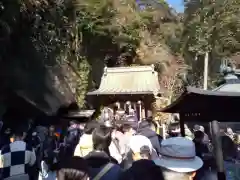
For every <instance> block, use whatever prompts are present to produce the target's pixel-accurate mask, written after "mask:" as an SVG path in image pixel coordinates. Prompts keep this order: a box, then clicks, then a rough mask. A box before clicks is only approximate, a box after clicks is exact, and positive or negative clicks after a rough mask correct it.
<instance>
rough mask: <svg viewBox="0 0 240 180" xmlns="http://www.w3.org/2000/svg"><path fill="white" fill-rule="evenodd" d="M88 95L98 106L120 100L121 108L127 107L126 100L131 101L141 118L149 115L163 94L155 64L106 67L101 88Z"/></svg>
mask: <svg viewBox="0 0 240 180" xmlns="http://www.w3.org/2000/svg"><path fill="white" fill-rule="evenodd" d="M87 96H88V97H91V98H93V99H92V101H93V100H94V105H95V106H98V107H99V106H109V105H111V104H114V103H116V102H119V105H120V108H122V109H126V107H125V106H126V102H127V101H130V102H131V103H130V105H131V107H132V108H133V109H135V110H136V111H137V112H141V113H138V115H139V118H140V116H141V118H145V117H149V116H150V115H151V111H152V104H153V103H154V102H155V97H157V96H161V92H160V85H159V80H158V73H157V72H156V71H155V70H154V66H153V65H152V66H131V67H114V68H108V67H105V68H104V72H103V75H102V78H101V83H100V86H99V88H98V89H97V90H94V91H91V92H88V93H87ZM96 98H97V99H98V100H96ZM96 102H98V104H96ZM128 104H129V103H128ZM141 118H140V119H141Z"/></svg>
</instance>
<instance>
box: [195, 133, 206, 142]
mask: <svg viewBox="0 0 240 180" xmlns="http://www.w3.org/2000/svg"><path fill="white" fill-rule="evenodd" d="M203 138H204V133H203V132H202V131H195V132H194V140H195V141H196V142H200V143H201V142H203Z"/></svg>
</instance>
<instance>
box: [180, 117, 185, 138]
mask: <svg viewBox="0 0 240 180" xmlns="http://www.w3.org/2000/svg"><path fill="white" fill-rule="evenodd" d="M184 124H185V122H184V114H181V113H180V130H181V135H182V137H185V128H184Z"/></svg>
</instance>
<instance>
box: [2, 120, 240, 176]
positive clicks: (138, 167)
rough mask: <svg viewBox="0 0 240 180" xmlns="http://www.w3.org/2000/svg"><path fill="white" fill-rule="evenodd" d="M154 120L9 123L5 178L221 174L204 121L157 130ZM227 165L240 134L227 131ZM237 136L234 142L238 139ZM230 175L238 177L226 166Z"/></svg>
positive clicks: (4, 148) (233, 158)
mask: <svg viewBox="0 0 240 180" xmlns="http://www.w3.org/2000/svg"><path fill="white" fill-rule="evenodd" d="M157 128H158V126H157V125H156V124H155V123H154V122H153V121H151V120H143V121H141V122H138V121H136V118H135V117H134V116H128V117H125V118H124V119H121V121H120V122H118V123H116V122H114V123H113V121H111V120H108V121H96V120H91V121H89V122H86V123H79V122H77V121H71V122H70V124H69V127H68V128H67V129H66V133H63V132H64V131H63V130H61V132H60V131H59V130H58V129H56V128H55V127H54V126H49V127H42V126H36V127H35V126H34V127H31V126H30V127H29V128H28V129H27V130H26V128H21V127H19V128H16V129H14V130H11V129H8V128H7V129H4V131H3V132H1V136H0V138H1V139H0V141H1V143H0V146H1V147H0V148H1V152H0V168H1V172H0V174H1V178H0V179H6V180H37V179H38V180H55V179H57V180H173V179H178V180H190V179H196V180H202V179H217V176H216V173H215V172H216V165H215V163H214V162H215V160H214V158H215V156H214V153H213V148H212V146H211V137H210V136H208V133H206V132H205V129H204V127H203V126H199V125H195V126H194V128H193V129H192V130H190V128H188V127H187V125H186V126H185V132H186V137H180V126H179V123H178V122H177V123H172V124H170V125H169V127H168V132H167V138H166V139H163V138H162V137H161V136H160V135H159V134H157ZM222 133H223V134H222V146H223V156H224V162H225V164H226V167H228V165H229V164H235V163H236V161H237V160H238V158H239V155H238V143H239V140H238V136H237V135H236V134H234V133H233V132H232V131H231V130H230V129H229V128H228V129H227V130H226V131H223V132H222ZM234 140H235V142H234ZM226 176H227V179H234V177H233V175H232V173H229V172H228V171H227V172H226Z"/></svg>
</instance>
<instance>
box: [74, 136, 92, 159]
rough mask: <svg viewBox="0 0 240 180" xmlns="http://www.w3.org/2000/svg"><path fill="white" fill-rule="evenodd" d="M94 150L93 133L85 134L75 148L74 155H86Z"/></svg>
mask: <svg viewBox="0 0 240 180" xmlns="http://www.w3.org/2000/svg"><path fill="white" fill-rule="evenodd" d="M92 150H93V142H92V135H89V134H83V135H82V136H81V137H80V140H79V143H78V145H77V146H76V148H75V151H74V156H79V157H84V156H86V155H88V153H90V152H91V151H92Z"/></svg>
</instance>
